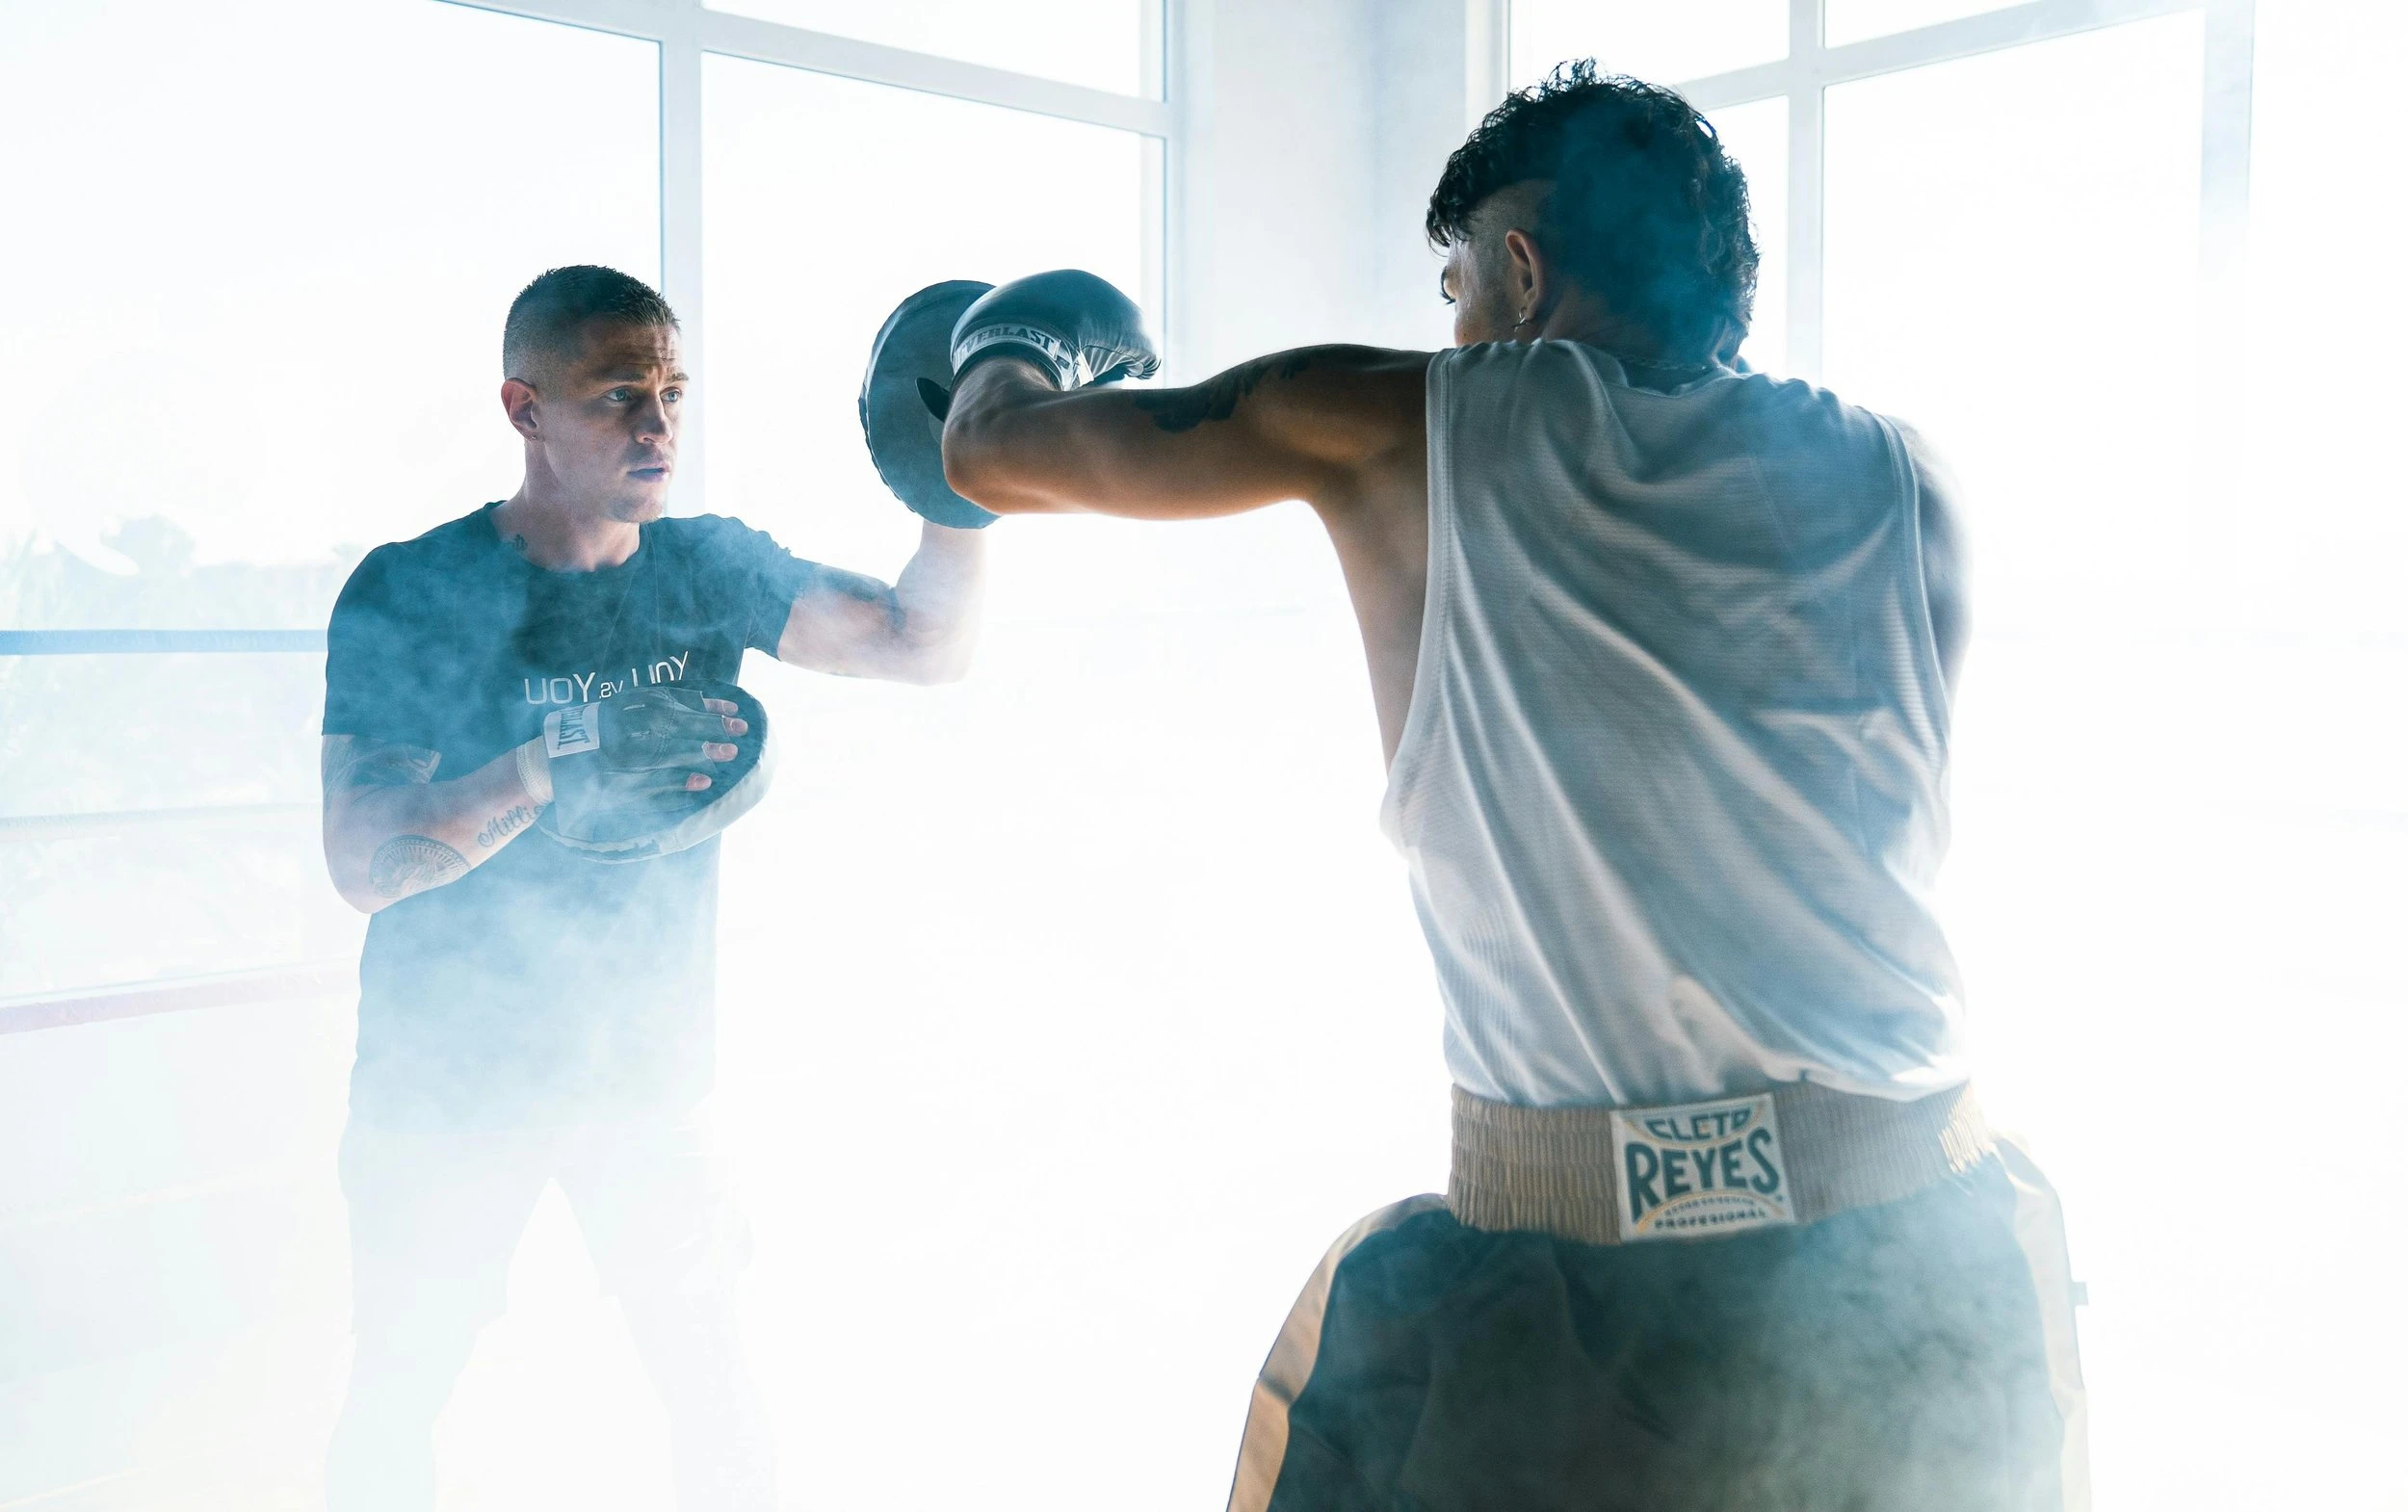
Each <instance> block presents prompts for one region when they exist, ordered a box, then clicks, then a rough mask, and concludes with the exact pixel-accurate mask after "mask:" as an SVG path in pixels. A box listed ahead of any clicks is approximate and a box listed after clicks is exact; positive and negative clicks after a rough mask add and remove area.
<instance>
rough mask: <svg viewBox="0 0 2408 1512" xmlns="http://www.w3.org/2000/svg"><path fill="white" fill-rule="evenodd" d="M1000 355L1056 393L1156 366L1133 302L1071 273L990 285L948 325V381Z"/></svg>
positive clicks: (1158, 360) (1158, 361)
mask: <svg viewBox="0 0 2408 1512" xmlns="http://www.w3.org/2000/svg"><path fill="white" fill-rule="evenodd" d="M1002 352H1008V353H1010V354H1011V355H1013V356H1015V357H1027V358H1029V359H1030V360H1032V361H1034V362H1035V363H1036V365H1037V366H1038V367H1040V368H1043V369H1044V370H1045V371H1046V373H1047V374H1048V375H1050V376H1051V377H1052V378H1053V380H1054V386H1055V387H1056V388H1063V389H1071V388H1085V387H1086V386H1087V385H1088V384H1090V383H1110V382H1112V381H1113V380H1115V379H1117V378H1152V377H1153V376H1154V375H1155V373H1156V372H1158V371H1160V369H1161V368H1162V365H1163V359H1162V355H1161V354H1160V353H1159V352H1156V351H1155V350H1154V339H1153V338H1152V337H1151V336H1148V335H1147V334H1146V333H1145V316H1144V314H1143V313H1142V312H1141V311H1139V309H1138V307H1137V303H1136V301H1135V300H1131V299H1130V298H1129V297H1128V296H1127V295H1125V294H1123V293H1121V292H1120V291H1119V290H1118V289H1115V288H1113V287H1112V285H1111V284H1109V283H1106V282H1105V281H1104V280H1103V279H1101V278H1098V277H1097V276H1095V274H1091V273H1081V272H1080V271H1079V270H1077V269H1075V268H1061V269H1057V270H1055V271H1054V272H1052V273H1039V274H1030V275H1029V276H1027V277H1026V278H1014V279H1013V280H1011V282H1009V283H1004V284H997V285H996V286H995V287H994V288H992V289H990V290H988V291H987V292H986V293H985V294H983V295H981V296H980V297H979V299H978V300H977V302H975V303H973V304H972V305H971V306H970V307H969V308H968V309H966V310H964V311H962V312H961V319H960V320H958V321H956V322H955V323H954V341H953V359H954V377H955V379H956V380H958V379H959V378H960V377H961V375H962V373H963V372H964V371H965V370H967V369H968V368H969V367H970V365H971V364H972V363H974V362H977V361H979V360H980V359H981V358H983V357H989V356H993V355H996V354H998V353H1002Z"/></svg>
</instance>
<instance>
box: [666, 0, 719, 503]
mask: <svg viewBox="0 0 2408 1512" xmlns="http://www.w3.org/2000/svg"><path fill="white" fill-rule="evenodd" d="M701 9H702V7H701V0H685V3H684V4H682V5H677V6H670V7H665V8H664V9H663V12H662V15H661V292H662V293H663V294H664V295H666V296H667V299H668V302H669V306H670V308H672V309H674V310H676V311H677V316H678V320H679V322H680V323H681V325H682V326H683V327H684V328H683V332H682V336H681V340H680V343H679V345H680V349H681V350H682V352H683V353H684V356H685V361H686V374H687V378H688V379H689V381H690V383H691V384H692V388H691V390H690V394H689V397H688V399H687V402H686V412H685V418H684V421H683V423H682V425H681V428H680V435H679V437H678V448H677V450H678V454H679V455H678V458H677V485H676V486H677V496H678V510H679V512H681V513H687V514H692V513H695V512H697V511H699V510H701V509H702V508H706V507H707V498H708V496H707V495H706V494H705V492H704V489H703V476H702V474H703V444H702V441H703V428H704V426H705V424H706V420H707V414H708V410H709V405H710V392H711V391H710V388H709V386H708V385H707V384H706V383H705V382H704V381H703V371H704V368H705V366H706V353H705V352H704V351H703V339H704V338H703V332H704V329H705V324H704V321H703V297H704V292H705V291H704V289H703V287H702V36H701V27H700V24H699V23H700V12H701Z"/></svg>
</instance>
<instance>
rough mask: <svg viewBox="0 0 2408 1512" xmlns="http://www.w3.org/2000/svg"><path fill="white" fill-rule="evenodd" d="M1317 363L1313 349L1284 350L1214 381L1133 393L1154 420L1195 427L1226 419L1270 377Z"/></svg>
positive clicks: (1167, 426) (1172, 427) (1169, 425)
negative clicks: (1314, 360) (1159, 391)
mask: <svg viewBox="0 0 2408 1512" xmlns="http://www.w3.org/2000/svg"><path fill="white" fill-rule="evenodd" d="M1312 365H1313V353H1312V352H1310V351H1305V352H1281V353H1279V354H1278V355H1276V356H1269V357H1257V358H1255V359H1254V360H1253V361H1251V362H1245V363H1241V364H1239V365H1238V366H1237V367H1234V368H1231V369H1230V370H1229V371H1228V372H1226V373H1223V374H1221V375H1220V376H1219V377H1218V378H1214V379H1212V380H1211V381H1210V382H1205V383H1199V384H1197V385H1196V386H1195V387H1193V388H1175V389H1170V390H1167V391H1165V392H1162V393H1154V394H1137V395H1133V396H1131V397H1132V398H1133V399H1134V401H1135V402H1136V404H1137V406H1138V408H1139V409H1141V410H1143V411H1144V412H1145V413H1147V414H1149V415H1152V416H1153V417H1154V424H1155V425H1156V426H1158V427H1160V428H1161V429H1163V430H1170V431H1180V430H1194V429H1195V428H1196V427H1197V426H1200V425H1202V424H1203V423H1204V422H1205V421H1207V420H1226V419H1228V418H1229V417H1230V416H1231V415H1234V414H1236V413H1237V412H1238V404H1239V403H1240V402H1241V401H1243V399H1244V398H1245V396H1246V395H1248V394H1251V393H1253V392H1254V390H1255V389H1256V388H1257V387H1258V386H1260V385H1261V383H1262V381H1263V379H1265V378H1272V377H1277V378H1294V377H1296V375H1297V374H1299V373H1301V372H1303V371H1304V370H1305V369H1306V368H1309V367H1311V366H1312Z"/></svg>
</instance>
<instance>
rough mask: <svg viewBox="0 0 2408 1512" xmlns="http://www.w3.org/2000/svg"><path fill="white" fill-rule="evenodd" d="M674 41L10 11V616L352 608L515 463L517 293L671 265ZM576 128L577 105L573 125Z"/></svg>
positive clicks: (0, 420)
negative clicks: (508, 406)
mask: <svg viewBox="0 0 2408 1512" xmlns="http://www.w3.org/2000/svg"><path fill="white" fill-rule="evenodd" d="M658 73H659V57H658V50H657V49H656V48H654V47H653V46H652V45H650V44H649V43H643V42H636V41H631V40H628V39H624V38H616V37H606V36H603V35H601V34H599V33H595V32H586V31H578V30H573V29H571V28H567V27H562V26H554V25H548V24H545V23H542V22H537V21H527V20H522V19H518V18H516V17H510V16H502V15H496V14H493V13H488V12H483V11H475V10H469V9H465V8H462V7H457V6H449V5H434V4H430V3H427V0H355V3H348V4H344V5H339V6H329V5H321V4H315V3H312V0H229V3H224V4H211V5H207V6H195V5H186V4H180V3H175V0H134V3H127V4H118V5H111V6H106V7H98V6H77V5H44V6H10V7H7V8H5V10H0V139H5V140H7V141H11V142H14V143H34V142H39V143H41V148H40V150H39V151H24V152H19V153H17V154H15V156H14V160H13V161H14V171H13V180H12V185H11V199H12V209H13V212H14V213H15V214H14V218H13V225H14V227H15V228H16V229H15V230H14V231H13V234H11V235H10V236H8V237H6V238H0V280H4V281H5V282H6V284H7V286H8V287H10V288H13V289H17V290H21V291H24V292H25V294H26V295H27V296H28V297H26V298H20V299H15V300H8V301H7V302H6V304H5V305H0V352H8V353H10V360H9V361H8V362H7V363H6V364H5V365H4V366H0V623H4V624H10V625H17V626H80V625H106V624H118V625H162V626H164V625H222V624H245V623H248V624H262V623H265V624H273V625H287V626H316V625H323V624H324V623H325V616H326V611H327V607H328V605H329V603H330V601H331V599H332V595H333V590H334V588H335V587H337V586H338V585H339V584H340V582H341V580H342V575H343V574H342V570H341V569H342V566H343V564H345V563H347V562H348V561H349V560H352V559H353V558H355V557H356V556H357V554H358V553H359V552H360V551H361V550H362V549H364V548H365V547H367V546H370V545H374V544H376V543H378V542H380V541H383V540H388V539H392V538H395V537H399V536H408V535H414V534H418V533H419V532H420V531H422V530H425V529H427V528H428V527H429V526H431V525H433V524H435V523H437V522H438V521H441V520H443V519H446V518H449V517H451V516H453V515H456V514H458V513H460V512H462V511H464V510H466V509H467V508H470V507H471V506H473V505H475V504H478V503H481V502H483V501H484V500H487V499H492V498H496V497H499V496H501V495H502V494H505V493H508V492H509V491H510V489H511V488H512V487H513V486H515V483H516V480H517V459H518V448H517V444H516V440H515V438H514V437H513V436H512V434H511V432H510V429H509V427H508V426H507V425H505V424H504V423H503V421H502V418H501V416H500V414H499V413H498V409H497V406H496V404H495V402H494V390H495V388H496V385H497V382H498V379H499V378H500V370H499V352H500V345H501V326H502V317H503V313H504V311H505V310H506V309H507V308H508V307H509V303H510V297H511V295H513V294H514V293H515V292H516V291H517V290H518V288H519V287H520V286H521V285H522V284H524V283H525V282H526V281H527V279H528V278H530V277H532V276H533V275H534V274H537V273H538V272H540V271H541V270H542V269H544V268H545V267H547V266H550V265H553V264H557V263H566V262H608V263H614V264H615V265H617V266H619V267H623V268H625V269H627V270H628V271H629V272H631V273H634V274H637V275H639V276H641V277H645V278H654V277H657V275H658V267H659V247H660V232H659V220H660V217H659V190H658V184H659V179H660V153H659V145H658V130H659V128H658V117H659V89H658V82H657V81H658ZM570 120H574V121H578V122H580V123H582V129H579V130H576V131H564V130H563V129H562V124H563V122H565V121H570Z"/></svg>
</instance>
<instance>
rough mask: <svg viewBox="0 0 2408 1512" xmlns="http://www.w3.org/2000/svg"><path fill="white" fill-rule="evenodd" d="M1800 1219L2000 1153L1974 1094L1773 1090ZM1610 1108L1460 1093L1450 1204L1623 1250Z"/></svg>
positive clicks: (1912, 1189)
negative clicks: (1911, 1096) (1893, 1097)
mask: <svg viewBox="0 0 2408 1512" xmlns="http://www.w3.org/2000/svg"><path fill="white" fill-rule="evenodd" d="M1772 1108H1773V1114H1774V1116H1775V1117H1776V1118H1777V1119H1778V1120H1779V1125H1780V1134H1781V1149H1782V1151H1783V1155H1784V1159H1785V1161H1786V1163H1787V1165H1788V1167H1789V1178H1790V1184H1791V1198H1792V1202H1793V1206H1794V1208H1795V1210H1796V1214H1797V1221H1798V1222H1800V1223H1813V1222H1816V1221H1817V1220H1819V1219H1822V1218H1827V1217H1830V1216H1832V1215H1833V1214H1835V1213H1841V1212H1847V1211H1849V1210H1850V1209H1854V1208H1870V1207H1873V1206H1876V1205H1878V1204H1880V1203H1885V1202H1896V1201H1898V1199H1899V1198H1901V1197H1908V1196H1912V1195H1914V1194H1915V1193H1916V1192H1919V1191H1921V1190H1923V1189H1924V1187H1926V1186H1931V1185H1933V1184H1934V1183H1936V1182H1940V1181H1943V1180H1946V1179H1947V1178H1948V1177H1950V1176H1953V1175H1955V1174H1956V1173H1958V1172H1960V1171H1963V1170H1965V1169H1967V1168H1968V1167H1971V1166H1973V1165H1976V1164H1978V1163H1979V1162H1980V1161H1981V1160H1983V1159H1984V1158H1985V1157H1987V1156H1988V1155H1989V1154H1990V1152H1991V1151H1992V1150H1993V1149H1995V1148H1996V1140H1995V1139H1993V1137H1992V1136H1991V1134H1990V1126H1989V1125H1988V1123H1986V1122H1985V1121H1984V1120H1983V1118H1982V1116H1981V1105H1980V1104H1979V1103H1978V1102H1977V1101H1976V1100H1975V1097H1974V1092H1973V1088H1972V1087H1971V1086H1970V1085H1968V1086H1959V1087H1954V1088H1951V1089H1950V1090H1949V1091H1946V1092H1940V1093H1935V1094H1934V1095H1932V1096H1930V1097H1926V1098H1922V1099H1919V1100H1917V1101H1915V1102H1911V1103H1894V1102H1890V1101H1888V1100H1887V1099H1884V1098H1877V1097H1858V1096H1854V1095H1852V1094H1850V1093H1846V1092H1834V1091H1832V1090H1831V1089H1830V1088H1828V1087H1822V1086H1817V1085H1815V1084H1814V1083H1812V1082H1790V1083H1787V1084H1785V1085H1782V1086H1779V1087H1776V1088H1774V1089H1773V1092H1772ZM1613 1112H1614V1109H1612V1108H1519V1107H1515V1106H1514V1105H1512V1104H1509V1103H1492V1102H1489V1101H1488V1100H1486V1099H1485V1098H1479V1097H1474V1096H1473V1095H1472V1094H1471V1093H1469V1092H1466V1091H1464V1090H1463V1089H1462V1088H1461V1087H1456V1088H1455V1089H1454V1168H1453V1174H1452V1175H1451V1176H1450V1177H1449V1178H1448V1182H1447V1206H1448V1207H1449V1208H1450V1209H1452V1210H1453V1212H1454V1215H1455V1218H1456V1219H1457V1220H1458V1221H1459V1222H1461V1223H1463V1224H1464V1225H1465V1226H1467V1227H1469V1228H1475V1229H1491V1230H1508V1229H1519V1230H1526V1231H1530V1232H1534V1233H1539V1234H1550V1235H1554V1236H1555V1237H1556V1238H1567V1239H1575V1240H1578V1241H1579V1242H1581V1243H1584V1244H1615V1243H1619V1242H1621V1236H1620V1233H1619V1229H1618V1226H1617V1224H1616V1217H1617V1215H1618V1214H1619V1212H1620V1211H1621V1200H1622V1191H1621V1177H1620V1174H1619V1173H1618V1172H1617V1171H1616V1170H1615V1168H1614V1156H1613V1135H1612V1132H1611V1125H1610V1119H1611V1117H1612V1114H1613Z"/></svg>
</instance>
